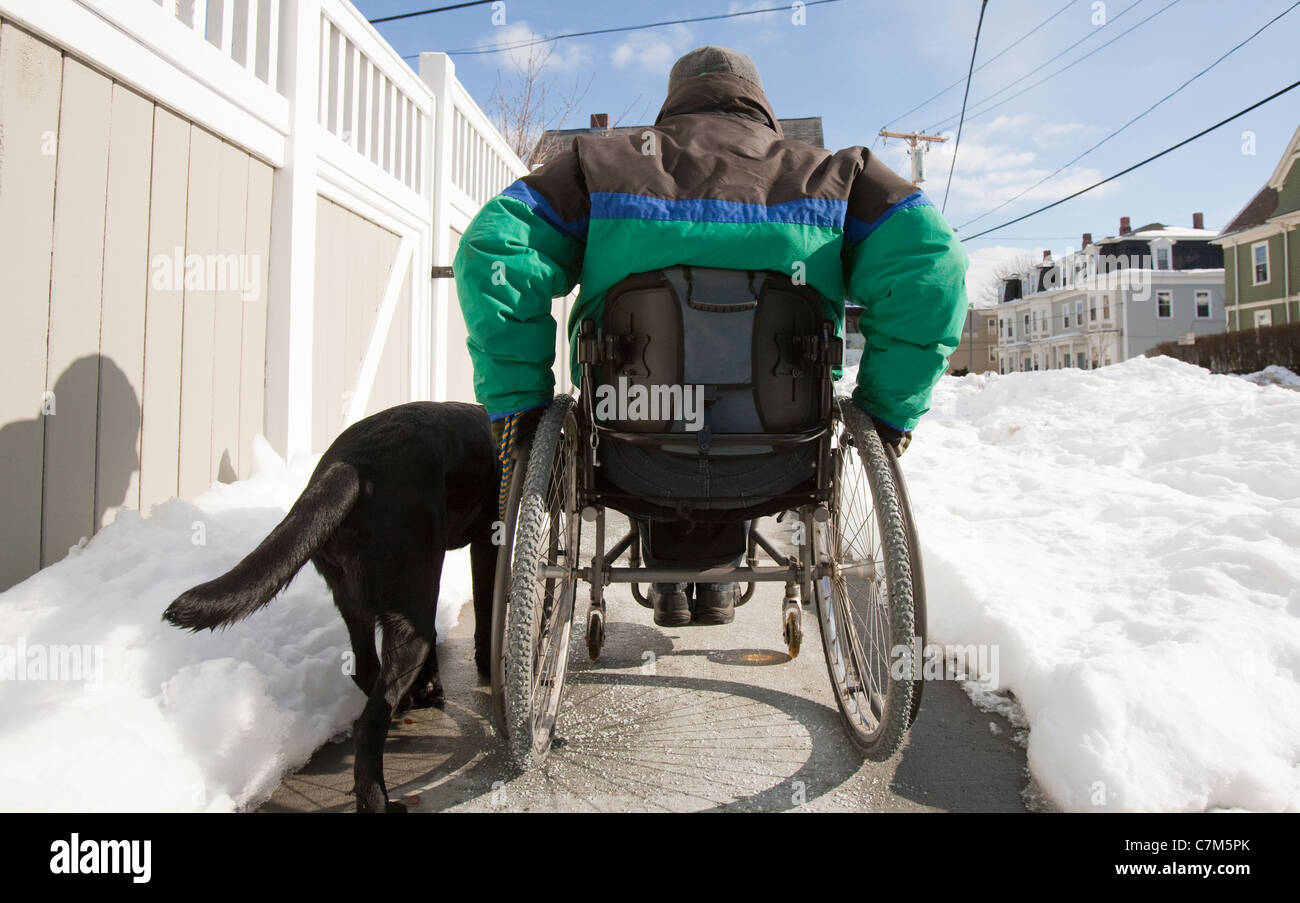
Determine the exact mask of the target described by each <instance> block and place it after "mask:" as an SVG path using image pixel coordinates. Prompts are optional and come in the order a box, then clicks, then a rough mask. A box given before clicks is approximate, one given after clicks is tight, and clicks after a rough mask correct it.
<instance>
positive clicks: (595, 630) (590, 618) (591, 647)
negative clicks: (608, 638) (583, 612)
mask: <svg viewBox="0 0 1300 903" xmlns="http://www.w3.org/2000/svg"><path fill="white" fill-rule="evenodd" d="M603 645H605V613H604V612H603V611H601V610H600V609H599V608H593V609H592V610H591V611H589V612H588V613H587V654H588V655H590V656H591V660H592V661H593V662H594V661H596V660H598V659H599V658H600V647H601V646H603Z"/></svg>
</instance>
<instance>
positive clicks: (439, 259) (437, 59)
mask: <svg viewBox="0 0 1300 903" xmlns="http://www.w3.org/2000/svg"><path fill="white" fill-rule="evenodd" d="M420 78H421V80H423V82H424V83H425V84H426V85H428V86H429V87H430V88H431V89H432V90H433V116H432V122H431V132H432V136H431V137H432V142H431V143H432V150H433V154H432V159H433V166H432V171H431V172H430V174H429V176H430V180H431V183H432V191H431V192H430V194H431V196H432V199H431V205H432V213H431V216H430V220H431V223H432V225H431V227H430V228H431V229H432V231H433V241H432V247H431V248H430V251H431V254H432V258H433V259H432V265H433V266H450V265H451V262H452V257H453V256H454V255H455V253H456V249H455V248H454V247H452V246H451V225H450V222H449V220H450V218H449V217H448V215H447V205H448V203H449V201H448V199H447V187H448V186H449V185H451V158H452V154H453V153H454V152H455V148H454V147H453V146H452V141H453V134H454V133H453V131H452V116H453V115H454V113H455V104H454V103H453V101H452V84H453V83H454V82H455V78H456V66H455V64H454V63H452V61H451V57H449V56H448V55H447V54H445V53H421V54H420ZM421 275H422V276H423V277H424V278H427V277H428V276H429V270H428V268H426V269H425V271H424V272H423V274H421ZM430 281H431V283H432V288H431V291H432V315H433V316H432V319H433V322H432V324H431V326H432V330H431V331H432V351H431V355H430V358H431V360H430V365H431V367H432V371H433V372H432V376H433V397H434V398H435V399H437V400H438V401H445V400H446V398H447V343H448V341H449V339H448V336H447V328H448V326H447V324H448V316H449V310H448V306H449V305H450V304H451V292H452V288H453V287H452V286H451V285H449V284H448V283H449V282H450V281H451V280H449V279H432V280H430Z"/></svg>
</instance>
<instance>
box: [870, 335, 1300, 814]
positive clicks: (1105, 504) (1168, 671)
mask: <svg viewBox="0 0 1300 903" xmlns="http://www.w3.org/2000/svg"><path fill="white" fill-rule="evenodd" d="M854 376H855V374H852V373H850V374H848V377H849V378H850V379H851V378H853V377H854ZM903 463H904V465H905V469H906V473H907V477H908V480H909V488H910V490H911V494H912V499H913V505H914V506H915V508H916V516H917V520H918V526H919V529H920V533H921V537H922V544H923V549H924V558H925V565H926V580H927V588H928V593H929V606H930V608H929V615H930V621H929V623H930V631H931V637H930V641H931V642H935V643H943V644H967V643H986V644H997V645H998V647H999V652H1000V656H999V665H1000V669H999V670H1000V682H1001V685H1002V687H1003V688H1005V689H1007V690H1010V691H1012V692H1014V694H1015V696H1016V697H1017V698H1018V699H1019V701H1020V704H1021V705H1022V706H1023V709H1024V712H1025V716H1026V717H1027V719H1028V722H1029V725H1030V731H1029V744H1028V757H1029V765H1030V769H1031V771H1032V772H1033V775H1034V777H1035V779H1036V780H1037V782H1038V784H1039V785H1040V786H1041V788H1042V789H1043V791H1044V792H1046V794H1047V795H1048V796H1049V797H1051V799H1052V800H1053V801H1054V802H1055V803H1056V804H1057V805H1059V806H1061V807H1062V808H1064V809H1068V810H1095V809H1098V808H1101V809H1115V810H1130V811H1131V810H1161V811H1186V810H1205V809H1215V808H1242V809H1252V810H1270V811H1275V810H1287V809H1290V810H1296V809H1300V395H1297V394H1296V393H1295V392H1292V391H1287V390H1284V389H1281V388H1277V387H1275V386H1257V385H1252V384H1251V383H1249V382H1245V381H1243V380H1241V379H1239V378H1236V377H1230V376H1213V375H1211V374H1209V373H1208V372H1207V371H1205V370H1202V369H1200V368H1197V367H1193V366H1190V365H1187V364H1183V363H1180V362H1177V361H1174V360H1172V359H1170V358H1163V357H1162V358H1155V359H1145V358H1139V359H1136V360H1133V361H1129V362H1127V363H1124V364H1119V365H1116V366H1111V367H1105V368H1102V369H1100V370H1095V371H1080V370H1056V371H1049V372H1037V373H1015V374H1010V375H1006V376H998V375H996V374H988V375H974V376H967V377H962V378H952V377H946V378H944V379H943V380H942V381H941V383H940V385H939V386H938V387H937V389H936V391H935V395H934V404H933V408H932V410H931V412H930V413H929V414H928V415H927V416H926V417H925V418H924V419H923V420H922V423H921V426H920V428H919V429H918V430H917V431H916V434H915V441H914V443H913V445H912V446H911V448H910V449H909V450H908V452H907V455H906V457H905V458H904V459H903Z"/></svg>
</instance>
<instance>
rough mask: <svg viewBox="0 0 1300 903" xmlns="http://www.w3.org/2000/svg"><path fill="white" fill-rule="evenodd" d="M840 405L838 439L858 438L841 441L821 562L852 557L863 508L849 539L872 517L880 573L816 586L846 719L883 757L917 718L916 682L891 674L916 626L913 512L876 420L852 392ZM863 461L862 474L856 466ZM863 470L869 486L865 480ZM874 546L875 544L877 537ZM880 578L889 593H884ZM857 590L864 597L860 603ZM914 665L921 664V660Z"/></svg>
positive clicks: (860, 743) (860, 740) (864, 744)
mask: <svg viewBox="0 0 1300 903" xmlns="http://www.w3.org/2000/svg"><path fill="white" fill-rule="evenodd" d="M838 408H839V411H840V418H841V420H840V423H841V424H842V427H843V431H842V432H837V441H838V439H839V437H841V436H843V435H844V433H845V432H847V435H848V436H849V438H850V440H851V443H852V444H851V445H842V446H837V450H836V455H835V458H834V461H835V466H836V467H837V471H836V473H835V475H834V477H833V479H834V481H835V491H834V495H833V500H832V505H831V512H830V514H831V516H830V519H829V520H828V521H827V523H826V524H823V525H821V526H820V527H819V529H818V530H816V531H815V533H814V536H815V540H816V542H817V543H818V547H817V551H816V555H817V559H818V561H819V562H828V563H830V564H832V565H837V564H839V563H841V559H845V560H847V556H845V554H844V550H843V549H842V548H841V545H842V543H841V542H840V541H839V537H840V536H841V532H842V531H843V529H844V526H845V524H846V523H848V524H849V525H850V526H851V525H852V521H851V520H850V519H851V517H852V516H853V514H854V512H855V511H856V512H861V514H862V526H860V527H858V528H857V529H855V530H853V532H852V534H851V535H850V537H849V541H848V544H849V545H852V544H853V543H855V542H856V541H857V540H858V537H859V536H860V534H861V531H862V529H863V528H864V527H866V526H867V525H868V523H869V521H870V519H871V518H873V517H874V523H875V525H876V526H875V530H876V532H878V533H879V556H878V558H877V555H876V553H875V552H874V551H872V552H871V553H870V555H869V557H870V558H871V561H872V562H873V568H874V569H875V571H876V572H877V574H878V575H879V576H878V577H877V579H876V581H875V582H870V581H860V582H857V583H854V584H853V585H852V586H850V584H849V581H850V579H852V578H850V577H841V578H840V579H838V580H837V579H835V578H834V577H819V578H818V579H817V580H816V581H815V585H814V595H815V596H816V598H817V620H818V623H819V625H820V626H821V632H822V647H823V650H824V651H825V654H826V666H827V670H828V672H829V674H830V678H831V685H832V688H833V691H834V694H835V701H836V705H837V707H838V709H839V712H840V719H841V721H842V722H843V723H844V726H845V728H846V729H847V730H848V734H849V737H850V739H851V740H852V742H853V745H854V746H855V747H857V748H858V750H860V751H861V752H862V753H863V755H865V756H866V757H867V758H869V759H873V760H877V761H881V760H884V759H888V758H889V757H890V756H892V755H893V754H894V753H895V752H897V751H898V748H899V747H900V746H901V745H902V743H903V739H904V737H905V736H906V733H907V728H908V726H909V725H910V724H911V719H912V717H914V710H913V698H914V696H915V692H916V688H915V684H916V683H917V682H918V681H914V680H911V679H894V677H893V674H892V665H893V663H894V658H895V653H896V651H897V650H898V649H899V648H900V647H901V648H904V649H911V643H912V637H913V635H914V630H915V620H914V608H913V603H914V596H913V585H912V545H911V543H910V542H909V529H908V524H909V521H910V519H909V517H908V515H907V512H906V511H905V510H904V507H903V497H902V495H901V494H900V493H899V491H898V486H897V484H896V482H895V480H894V469H893V468H894V467H895V466H896V465H893V464H892V463H891V458H890V454H889V452H887V451H886V450H885V447H884V445H883V444H882V443H881V441H880V437H879V436H878V435H877V434H876V430H875V428H874V427H873V426H872V424H871V419H870V418H869V417H868V416H867V415H866V414H864V413H862V411H861V410H860V409H859V408H858V407H857V405H856V404H854V403H853V402H851V401H850V400H848V399H839V402H838ZM838 428H839V424H837V429H838ZM854 450H856V451H854ZM858 465H860V466H861V467H862V469H863V471H864V474H854V473H853V472H852V471H851V470H850V468H852V467H854V466H858ZM863 475H865V477H866V483H865V486H864V485H863V483H862V481H861V479H860V478H861V476H863ZM867 492H869V496H870V497H867ZM868 535H870V534H868ZM871 545H872V546H873V548H874V546H875V543H871ZM860 558H861V556H859V557H858V559H856V560H860ZM882 580H883V584H884V589H885V593H884V595H883V597H882V595H881V594H880V593H879V585H880V582H881V581H882ZM864 591H865V592H864ZM855 596H865V597H866V598H865V600H863V601H862V602H860V603H859V604H856V605H855ZM881 608H883V609H885V610H886V611H885V613H884V616H883V618H882V617H881V616H880V614H879V613H878V611H877V610H878V609H881ZM859 609H864V610H866V611H867V612H868V613H871V614H874V615H875V618H874V619H878V620H881V621H883V623H882V625H881V626H882V629H881V631H880V636H878V637H876V639H877V640H883V641H884V644H885V648H884V649H878V648H876V646H877V645H880V644H878V643H869V644H867V645H865V646H864V643H863V637H861V636H859V634H860V633H861V632H863V631H860V630H859V628H858V626H857V621H858V619H859V618H860V619H861V620H863V622H864V626H865V622H866V618H865V617H864V616H863V612H862V611H860V610H859ZM854 615H857V616H858V617H856V618H855V617H854ZM868 639H870V638H868ZM882 655H883V656H884V658H883V662H884V667H883V668H882V667H881V666H880V665H881V662H882V658H881V656H882ZM912 664H913V667H914V668H916V669H919V667H920V663H919V662H913V663H912ZM864 673H866V674H868V675H873V676H874V678H875V679H874V680H870V681H864V679H863V678H862V676H861V675H863V674H864ZM914 673H915V672H914ZM869 682H870V683H873V684H875V686H876V688H877V692H876V693H874V694H872V693H870V692H869V691H868V692H866V693H864V692H863V688H864V687H867V686H868V683H869ZM881 690H883V692H881ZM873 697H874V701H875V708H873V706H872V702H873ZM864 706H865V708H864ZM877 710H878V711H877Z"/></svg>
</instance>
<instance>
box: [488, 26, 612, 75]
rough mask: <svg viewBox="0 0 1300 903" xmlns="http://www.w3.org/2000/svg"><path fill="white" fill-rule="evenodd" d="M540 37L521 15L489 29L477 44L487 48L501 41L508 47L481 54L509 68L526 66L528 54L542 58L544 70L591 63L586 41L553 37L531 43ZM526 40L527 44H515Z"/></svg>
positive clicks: (589, 49)
mask: <svg viewBox="0 0 1300 903" xmlns="http://www.w3.org/2000/svg"><path fill="white" fill-rule="evenodd" d="M541 37H543V35H539V34H538V33H537V32H535V31H533V30H532V29H531V28H530V27H529V26H528V23H527V22H525V21H523V20H522V19H521V20H519V21H518V22H511V23H510V24H509V25H502V26H500V27H498V28H494V29H493V30H492V33H491V34H490V35H488V36H487V37H484V38H481V39H479V41H478V47H480V48H482V49H484V50H487V49H489V48H492V47H498V46H502V45H505V46H506V47H507V48H508V49H506V50H501V51H499V52H497V53H492V54H488V55H486V56H484V57H483V58H484V59H485V60H491V61H494V62H496V63H497V64H498V65H501V64H504V65H508V66H510V67H511V68H512V69H527V68H528V62H529V59H530V58H537V59H542V58H545V64H544V65H543V66H542V71H544V72H552V71H553V72H567V71H572V70H575V69H582V68H585V67H588V66H589V65H590V64H591V48H590V47H589V46H588V45H587V44H580V43H574V42H572V41H553V42H551V43H549V44H544V43H539V44H533V43H531V42H533V41H536V40H537V39H538V38H541ZM521 44H527V45H528V46H517V45H521Z"/></svg>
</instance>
